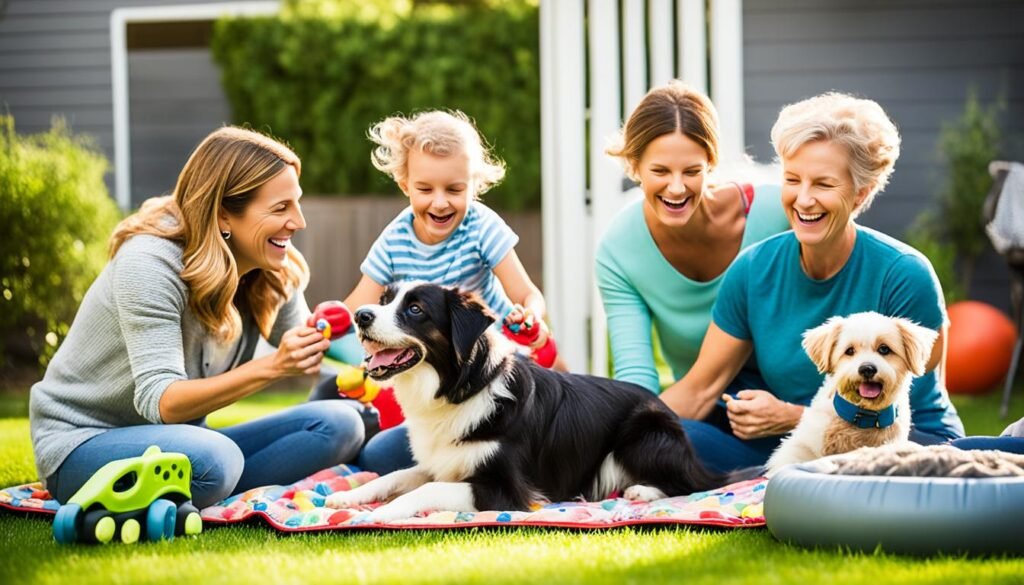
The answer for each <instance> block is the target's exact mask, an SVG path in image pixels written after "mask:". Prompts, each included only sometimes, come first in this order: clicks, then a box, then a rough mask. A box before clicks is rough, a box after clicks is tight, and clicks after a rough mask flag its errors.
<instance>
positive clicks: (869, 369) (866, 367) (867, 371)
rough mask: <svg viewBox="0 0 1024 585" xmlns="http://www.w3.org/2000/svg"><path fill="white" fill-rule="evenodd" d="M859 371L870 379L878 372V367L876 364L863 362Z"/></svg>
mask: <svg viewBox="0 0 1024 585" xmlns="http://www.w3.org/2000/svg"><path fill="white" fill-rule="evenodd" d="M857 373H858V374H860V375H861V376H864V377H865V378H867V379H869V380H870V379H871V378H874V377H875V374H877V373H878V368H876V367H875V366H874V364H861V365H860V367H859V368H857Z"/></svg>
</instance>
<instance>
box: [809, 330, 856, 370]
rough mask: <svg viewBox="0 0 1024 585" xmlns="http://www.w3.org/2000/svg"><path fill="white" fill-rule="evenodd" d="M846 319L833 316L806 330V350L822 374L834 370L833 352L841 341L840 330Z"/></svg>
mask: <svg viewBox="0 0 1024 585" xmlns="http://www.w3.org/2000/svg"><path fill="white" fill-rule="evenodd" d="M845 320H846V319H844V318H842V317H831V318H829V320H828V321H825V323H823V324H822V325H818V326H817V327H815V328H814V329H808V330H807V331H804V341H803V346H804V351H806V352H807V357H809V358H811V361H812V362H814V365H815V366H817V367H818V371H819V372H821V373H822V374H829V373H831V372H832V367H833V366H834V364H833V363H832V352H833V350H835V348H836V343H837V342H838V341H839V332H840V330H842V328H843V322H844V321H845Z"/></svg>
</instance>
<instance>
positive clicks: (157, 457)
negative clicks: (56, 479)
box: [53, 445, 203, 544]
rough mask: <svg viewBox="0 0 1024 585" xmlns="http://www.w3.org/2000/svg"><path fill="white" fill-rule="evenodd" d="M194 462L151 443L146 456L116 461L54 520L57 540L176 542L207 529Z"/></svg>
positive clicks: (86, 485) (87, 483)
mask: <svg viewBox="0 0 1024 585" xmlns="http://www.w3.org/2000/svg"><path fill="white" fill-rule="evenodd" d="M191 481H192V464H191V463H189V460H188V457H186V456H185V455H183V454H181V453H163V452H161V451H160V447H157V446H156V445H152V446H150V447H149V448H148V449H146V452H145V453H143V454H142V456H141V457H130V458H128V459H118V460H117V461H111V462H110V463H107V464H106V465H104V466H103V467H101V468H100V469H99V471H97V472H96V473H95V474H93V476H92V477H90V478H89V481H87V482H85V485H83V486H82V488H81V489H79V490H78V492H76V493H75V495H74V496H72V497H71V499H70V500H68V502H67V503H66V504H64V505H63V506H61V507H60V509H58V510H57V516H56V517H55V518H54V519H53V536H54V538H56V539H57V542H60V543H62V544H70V543H73V542H92V543H95V542H98V543H104V544H105V543H107V542H110V541H111V540H113V539H114V536H119V537H120V539H121V542H124V543H126V544H131V543H134V542H137V541H138V540H139V538H140V536H142V535H143V534H144V535H145V537H146V538H147V539H148V540H154V541H155V540H172V539H174V536H175V535H182V534H186V535H195V534H199V533H200V532H202V531H203V520H202V518H201V517H200V516H199V510H198V509H196V507H195V506H193V505H192V502H191V499H192V491H191V489H189V484H190V482H191Z"/></svg>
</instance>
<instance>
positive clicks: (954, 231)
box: [939, 90, 1002, 294]
mask: <svg viewBox="0 0 1024 585" xmlns="http://www.w3.org/2000/svg"><path fill="white" fill-rule="evenodd" d="M1001 107H1002V106H1001V105H999V104H996V105H993V106H990V107H988V108H985V107H983V106H982V105H981V104H980V103H979V102H978V96H977V93H976V92H975V91H974V90H972V91H971V92H970V94H969V95H968V97H967V103H966V104H965V106H964V112H963V114H962V115H961V117H960V118H959V119H957V120H955V121H954V122H952V123H948V124H944V125H943V128H942V135H941V137H940V138H939V152H940V154H941V156H942V158H943V160H944V162H945V163H946V164H947V166H948V173H949V174H948V178H947V180H946V184H945V188H944V189H943V191H942V198H941V208H942V221H941V223H940V229H941V234H942V235H943V236H944V237H945V239H946V241H948V242H949V243H950V244H951V245H952V246H953V249H954V250H955V252H956V256H957V260H958V261H959V262H960V267H961V276H960V287H961V288H962V289H963V291H964V292H965V293H968V294H969V293H970V287H971V280H972V279H973V276H974V264H975V261H976V260H977V258H978V255H979V254H981V252H982V250H984V248H985V243H986V242H987V241H988V240H987V238H986V236H985V229H984V225H983V220H982V217H981V210H982V206H983V205H984V204H985V198H986V197H987V196H988V192H989V189H991V188H992V177H991V176H990V175H989V173H988V164H989V163H990V162H992V161H993V160H995V159H996V158H997V157H998V155H999V150H1000V143H1001V141H1002V132H1001V131H1000V129H999V123H998V113H999V110H1000V109H1001Z"/></svg>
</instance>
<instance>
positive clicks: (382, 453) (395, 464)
mask: <svg viewBox="0 0 1024 585" xmlns="http://www.w3.org/2000/svg"><path fill="white" fill-rule="evenodd" d="M338 398H339V395H338V385H337V384H336V383H335V380H334V378H329V379H326V380H324V381H322V382H320V383H319V384H317V385H316V387H314V388H313V391H312V392H310V394H309V399H310V400H335V401H336V400H337V399H338ZM343 402H346V403H348V404H350V405H352V408H354V409H356V410H357V411H358V412H359V414H360V416H362V418H363V423H364V425H365V427H366V444H365V445H364V446H363V449H362V451H361V452H360V453H359V458H358V459H357V460H356V466H358V467H359V468H360V469H365V470H366V471H373V472H375V473H379V474H380V475H385V474H388V473H391V472H392V471H397V470H399V469H406V468H408V467H412V466H413V465H416V460H414V459H413V458H412V450H410V449H409V434H408V432H406V430H405V425H401V426H397V427H393V428H390V429H387V430H385V431H381V430H380V420H379V416H380V415H379V413H378V412H377V409H376V408H374V407H373V406H372V405H364V404H360V403H358V402H356V401H354V400H344V401H343Z"/></svg>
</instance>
